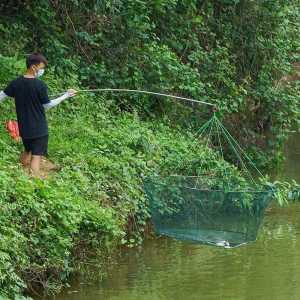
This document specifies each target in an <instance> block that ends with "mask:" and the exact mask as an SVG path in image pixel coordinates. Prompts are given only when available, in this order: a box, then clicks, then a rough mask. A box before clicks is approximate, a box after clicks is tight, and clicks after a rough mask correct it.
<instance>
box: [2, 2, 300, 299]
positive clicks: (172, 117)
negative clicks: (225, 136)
mask: <svg viewBox="0 0 300 300" xmlns="http://www.w3.org/2000/svg"><path fill="white" fill-rule="evenodd" d="M0 13H1V18H0V20H1V21H0V40H1V43H0V51H1V53H2V54H1V56H0V86H1V87H3V86H5V84H6V83H7V82H8V81H9V80H10V79H13V78H14V77H15V76H16V75H17V74H20V73H22V71H23V69H24V56H25V54H27V53H30V52H32V51H33V50H38V51H41V52H43V53H45V55H46V56H47V58H48V59H49V61H50V68H48V70H47V72H46V75H45V77H44V80H45V82H46V83H47V85H48V87H49V91H50V94H55V93H56V92H57V91H59V92H60V91H62V90H64V89H66V88H67V87H74V88H76V87H83V86H84V87H92V88H94V87H124V88H138V89H147V90H152V91H163V92H170V93H174V94H180V95H184V96H189V97H194V98H196V99H201V100H205V101H208V102H211V103H214V104H216V105H218V107H219V108H220V112H219V115H220V118H222V119H223V122H224V123H225V124H226V126H227V127H229V128H230V127H231V132H234V131H235V129H238V131H236V132H235V136H237V137H238V138H239V140H240V142H241V144H243V145H245V146H247V145H252V146H251V147H250V146H249V149H248V150H249V153H250V155H251V151H252V154H253V153H255V161H256V162H257V163H258V164H259V165H261V166H264V167H266V166H268V165H269V163H270V162H277V161H278V158H279V156H280V149H281V146H282V143H283V141H284V139H285V138H286V135H287V132H288V130H289V129H290V128H291V126H296V127H297V126H298V124H299V84H298V85H297V82H294V81H292V80H290V79H294V78H297V76H298V75H297V74H294V73H293V66H296V67H297V65H296V63H297V62H299V60H300V59H299V39H298V37H299V26H298V20H299V1H298V0H292V1H283V0H268V1H265V0H264V1H258V0H255V1H246V0H232V1H231V0H218V1H205V0H204V1H196V0H192V1H183V0H182V1H179V0H171V1H164V0H160V1H143V0H140V1H136V0H129V1H120V0H106V1H85V4H84V5H82V1H77V0H71V1H65V0H63V1H57V0H50V1H46V0H39V1H37V0H26V1H19V0H15V1H1V3H0ZM289 72H290V74H291V75H290V76H288V77H284V80H282V79H281V78H283V75H286V74H289ZM275 87H276V88H275ZM195 108H196V107H195V106H193V107H190V106H185V105H182V104H177V103H174V102H169V101H164V102H162V101H161V100H159V99H157V98H154V97H148V96H147V97H146V96H141V95H139V96H125V95H123V96H118V97H116V96H113V95H99V94H81V95H80V96H78V97H77V98H75V99H71V100H70V101H69V103H67V102H66V103H64V104H62V105H61V106H60V107H58V108H55V109H53V111H50V112H49V114H48V117H49V123H50V131H51V133H50V134H51V137H50V151H49V152H50V157H51V159H52V160H54V161H55V162H56V163H58V164H60V165H61V166H62V170H61V171H60V172H59V173H58V174H53V175H52V176H50V178H49V179H48V180H46V181H41V180H32V179H30V178H28V176H27V175H26V174H25V173H24V172H23V171H22V170H21V168H20V166H19V164H18V162H17V155H18V151H19V150H20V149H21V145H18V144H14V143H13V142H12V141H11V140H10V138H9V137H8V135H7V133H6V132H5V129H4V127H3V126H2V127H0V151H1V159H0V166H1V168H0V170H1V171H0V175H1V176H0V237H1V238H0V295H1V294H2V295H3V296H7V297H9V298H13V297H14V296H15V295H17V294H19V293H22V292H24V291H25V290H26V289H27V290H30V292H31V293H34V291H36V290H37V289H39V288H41V287H42V288H43V289H44V290H45V291H47V292H54V291H56V290H58V289H59V288H60V286H61V284H62V283H64V282H65V281H66V279H67V277H68V275H69V274H70V272H72V271H73V268H74V266H75V264H74V261H75V260H76V259H78V257H79V258H82V256H85V253H86V252H89V253H90V252H97V251H98V252H99V251H100V252H101V251H104V250H105V249H106V248H111V245H112V244H118V245H119V244H121V243H127V244H135V243H137V242H140V241H141V239H142V236H143V231H144V230H145V224H146V220H147V218H148V216H149V212H148V208H147V203H146V199H145V195H144V193H143V190H142V178H143V177H144V176H146V175H150V174H151V175H152V174H157V173H159V174H165V175H170V174H173V173H186V174H191V175H192V174H197V172H198V171H203V170H198V169H197V167H198V166H199V165H200V162H202V161H205V162H206V164H207V166H209V168H211V167H213V168H214V170H215V171H216V172H219V173H222V174H223V173H224V170H227V172H229V173H230V174H231V179H236V182H238V183H239V184H243V185H246V184H247V183H246V181H245V180H244V179H242V178H241V177H240V173H239V172H238V170H237V169H236V168H234V167H232V166H231V165H229V164H228V163H226V162H224V161H222V160H220V159H219V158H217V157H216V153H213V152H212V151H211V150H209V149H207V148H206V147H204V145H202V144H201V143H197V144H195V137H194V134H195V132H194V131H193V128H195V127H197V128H198V126H199V124H200V123H203V121H204V120H207V118H208V117H209V115H210V112H209V111H208V110H207V108H205V107H201V109H195ZM9 118H15V114H14V106H13V105H12V103H11V102H9V101H6V102H5V103H3V104H2V103H1V115H0V123H1V124H3V123H4V121H5V120H7V119H9ZM175 121H176V122H175ZM297 122H298V123H297ZM242 128H243V129H242ZM297 128H298V127H297ZM253 145H255V148H253V147H254V146H253ZM204 167H205V166H204ZM207 169H208V168H207ZM277 185H280V183H277ZM275 186H276V184H275ZM281 190H282V192H281V194H279V195H278V198H280V197H281V202H282V203H284V202H285V199H286V194H287V193H290V191H291V187H290V186H287V185H285V186H283V188H282V189H281ZM290 196H291V197H292V198H296V197H299V188H298V187H296V188H295V190H294V191H293V193H292V194H290Z"/></svg>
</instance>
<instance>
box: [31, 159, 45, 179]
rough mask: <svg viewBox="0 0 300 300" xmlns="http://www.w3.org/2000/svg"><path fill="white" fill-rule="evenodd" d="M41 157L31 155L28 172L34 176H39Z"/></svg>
mask: <svg viewBox="0 0 300 300" xmlns="http://www.w3.org/2000/svg"><path fill="white" fill-rule="evenodd" d="M41 158H42V156H41V155H32V156H31V161H30V170H31V172H32V174H33V175H34V176H39V175H40V165H41Z"/></svg>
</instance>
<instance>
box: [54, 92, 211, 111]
mask: <svg viewBox="0 0 300 300" xmlns="http://www.w3.org/2000/svg"><path fill="white" fill-rule="evenodd" d="M77 92H78V93H93V92H125V93H140V94H149V95H156V96H162V97H169V98H174V99H179V100H184V101H189V102H193V103H199V104H205V105H209V106H212V107H215V105H214V104H212V103H209V102H205V101H200V100H195V99H192V98H186V97H181V96H175V95H169V94H164V93H156V92H149V91H143V90H130V89H111V88H105V89H86V90H77ZM61 94H62V93H61ZM61 94H57V95H51V97H55V96H58V95H61Z"/></svg>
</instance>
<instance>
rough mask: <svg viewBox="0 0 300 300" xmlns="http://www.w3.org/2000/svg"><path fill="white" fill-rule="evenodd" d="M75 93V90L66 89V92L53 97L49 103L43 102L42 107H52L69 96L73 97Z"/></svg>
mask: <svg viewBox="0 0 300 300" xmlns="http://www.w3.org/2000/svg"><path fill="white" fill-rule="evenodd" d="M75 95H76V91H75V90H72V89H70V90H68V91H67V92H66V93H64V94H63V95H62V96H60V97H58V98H56V99H54V100H51V101H50V102H49V103H46V104H43V106H44V108H45V109H46V110H48V109H50V108H52V107H55V106H57V105H58V104H60V103H61V102H63V101H64V100H66V99H68V98H70V97H73V96H75Z"/></svg>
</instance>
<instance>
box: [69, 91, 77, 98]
mask: <svg viewBox="0 0 300 300" xmlns="http://www.w3.org/2000/svg"><path fill="white" fill-rule="evenodd" d="M67 93H68V96H69V97H74V96H76V95H77V91H76V90H73V89H68V90H67Z"/></svg>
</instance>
